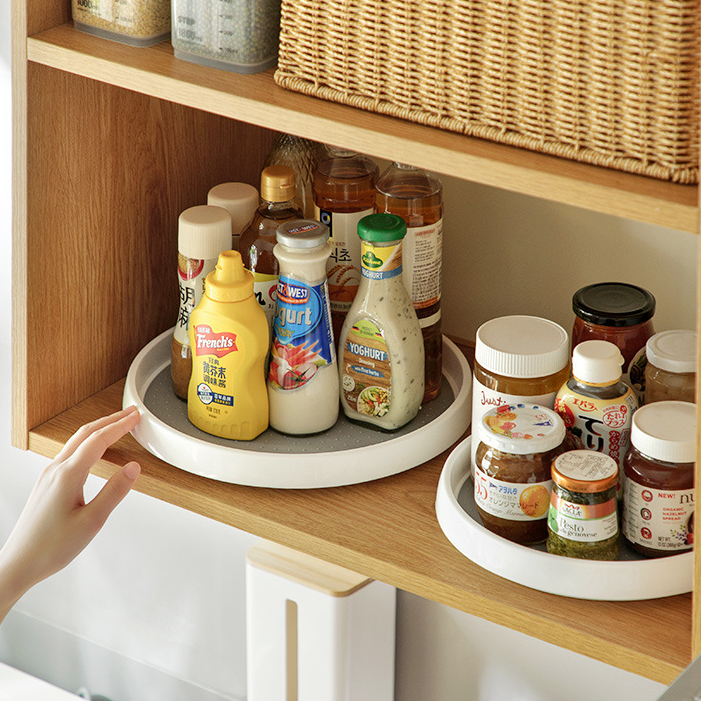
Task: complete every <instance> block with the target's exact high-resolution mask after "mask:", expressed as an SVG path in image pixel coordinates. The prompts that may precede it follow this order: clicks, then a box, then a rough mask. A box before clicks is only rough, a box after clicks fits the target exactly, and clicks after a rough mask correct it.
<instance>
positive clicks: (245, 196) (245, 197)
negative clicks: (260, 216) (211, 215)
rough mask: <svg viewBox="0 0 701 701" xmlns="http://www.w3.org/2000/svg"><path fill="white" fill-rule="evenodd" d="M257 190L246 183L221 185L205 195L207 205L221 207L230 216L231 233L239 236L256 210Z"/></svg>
mask: <svg viewBox="0 0 701 701" xmlns="http://www.w3.org/2000/svg"><path fill="white" fill-rule="evenodd" d="M259 203H260V196H259V195H258V190H256V188H255V187H253V185H249V184H248V183H221V184H220V185H215V186H214V187H213V188H212V189H211V190H210V191H209V192H208V193H207V204H211V205H214V206H216V207H223V208H224V209H225V210H226V211H227V212H229V216H231V233H232V234H233V235H234V236H240V235H241V232H242V231H243V230H244V229H245V228H246V227H247V226H248V225H249V224H250V223H251V222H252V221H253V215H254V214H255V213H256V209H258V204H259Z"/></svg>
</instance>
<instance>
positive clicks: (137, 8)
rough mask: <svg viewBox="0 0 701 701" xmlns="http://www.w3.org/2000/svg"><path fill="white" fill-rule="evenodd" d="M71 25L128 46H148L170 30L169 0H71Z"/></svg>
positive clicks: (166, 34) (156, 42) (165, 36)
mask: <svg viewBox="0 0 701 701" xmlns="http://www.w3.org/2000/svg"><path fill="white" fill-rule="evenodd" d="M72 16H73V25H74V26H75V28H76V29H79V30H80V31H82V32H88V34H96V35H97V36H100V37H103V38H105V39H114V40H115V41H120V42H122V43H123V44H131V45H132V46H152V45H153V44H158V43H159V42H161V41H164V40H166V39H167V38H168V35H169V33H170V0H72Z"/></svg>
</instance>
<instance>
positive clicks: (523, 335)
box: [472, 315, 570, 473]
mask: <svg viewBox="0 0 701 701" xmlns="http://www.w3.org/2000/svg"><path fill="white" fill-rule="evenodd" d="M569 360H570V346H569V338H568V336H567V332H566V331H565V330H564V329H563V328H562V327H561V326H559V325H558V324H556V323H555V322H553V321H549V320H548V319H542V318H540V317H535V316H521V315H514V316H503V317H498V318H496V319H491V320H490V321H487V322H485V323H484V324H482V326H480V327H479V329H478V330H477V337H476V342H475V362H474V373H473V385H472V425H473V426H478V425H479V422H480V419H481V417H482V415H483V414H484V413H485V412H487V411H489V410H490V409H492V408H494V407H498V406H502V405H505V404H506V405H508V404H537V405H538V406H544V407H548V408H550V409H552V408H553V406H554V404H555V396H556V394H557V391H558V390H559V389H560V387H561V386H562V385H563V384H564V383H565V382H566V381H567V379H568V378H569ZM476 450H477V445H476V441H473V445H472V470H473V473H474V467H475V452H476Z"/></svg>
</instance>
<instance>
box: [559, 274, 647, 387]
mask: <svg viewBox="0 0 701 701" xmlns="http://www.w3.org/2000/svg"><path fill="white" fill-rule="evenodd" d="M572 310H573V311H574V313H575V319H574V326H573V328H572V349H574V348H576V347H577V345H578V344H580V343H581V342H582V341H591V340H601V341H609V342H610V343H613V344H615V345H616V346H618V349H619V350H620V351H621V355H622V356H623V361H624V362H623V380H624V382H625V383H626V384H628V385H629V386H630V387H631V388H632V389H633V390H634V391H635V392H636V393H637V394H638V397H640V395H641V394H642V392H643V391H644V389H645V362H646V361H645V344H646V343H647V340H648V339H649V338H650V337H652V336H653V334H654V333H655V329H654V327H653V324H652V317H653V315H654V313H655V298H654V297H653V296H652V294H650V292H648V291H647V290H645V289H643V288H642V287H637V286H636V285H629V284H627V283H623V282H600V283H597V284H594V285H587V286H586V287H582V288H581V289H579V290H577V291H576V292H575V293H574V295H573V297H572Z"/></svg>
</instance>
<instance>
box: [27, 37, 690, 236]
mask: <svg viewBox="0 0 701 701" xmlns="http://www.w3.org/2000/svg"><path fill="white" fill-rule="evenodd" d="M27 57H28V59H29V60H30V61H34V62H36V63H40V64H43V65H46V66H49V67H52V68H56V69H59V70H63V71H67V72H69V73H74V74H77V75H80V76H83V77H86V78H90V79H93V80H99V81H102V82H107V83H109V84H111V85H115V86H118V87H121V88H126V89H129V90H134V91H137V92H140V93H144V94H147V95H151V96H153V97H157V98H161V99H164V100H169V101H171V102H177V103H179V104H182V105H185V106H188V107H193V108H195V109H200V110H204V111H207V112H214V113H216V114H219V115H222V116H224V117H228V118H231V119H235V120H238V121H243V122H248V123H251V124H255V125H257V126H260V127H264V128H266V129H272V130H275V131H283V132H288V133H292V134H296V135H298V136H302V137H306V138H310V139H314V140H316V141H323V142H328V143H337V144H339V145H343V146H345V147H347V148H353V149H356V150H358V151H361V152H363V153H367V154H370V155H373V156H376V157H378V158H385V159H388V160H399V161H404V162H409V163H412V164H414V165H417V166H421V167H424V168H427V169H429V170H433V171H435V172H437V173H441V174H444V175H450V176H454V177H458V178H463V179H465V180H469V181H473V182H478V183H482V184H484V185H490V186H494V187H498V188H501V189H505V190H510V191H513V192H518V193H522V194H526V195H532V196H534V197H538V198H542V199H546V200H551V201H555V202H560V203H562V204H567V205H573V206H576V207H583V208H585V209H588V210H591V211H595V212H601V213H604V214H612V215H616V216H621V217H625V218H628V219H633V220H637V221H642V222H647V223H650V224H655V225H659V226H664V227H668V228H672V229H677V230H679V231H687V232H692V233H698V226H699V225H698V188H697V187H696V186H692V185H675V184H672V183H668V182H662V181H658V180H655V179H653V178H647V177H644V176H637V175H631V174H628V173H622V172H619V171H614V170H609V169H606V168H599V167H596V166H590V165H585V164H582V163H576V162H573V161H568V160H565V159H560V158H556V157H552V156H546V155H543V154H539V153H534V152H531V151H527V150H524V149H519V148H515V147H512V146H504V145H501V144H495V143H492V142H489V141H484V140H481V139H476V138H472V137H467V136H463V135H460V134H452V133H450V132H447V131H442V130H439V129H435V128H432V127H425V126H421V125H419V124H414V123H412V122H407V121H404V120H400V119H396V118H393V117H386V116H383V115H377V114H373V113H369V112H365V111H361V110H358V109H355V108H352V107H346V106H343V105H338V104H335V103H331V102H327V101H324V100H321V99H318V98H314V97H309V96H306V95H302V94H298V93H293V92H290V91H287V90H283V89H282V88H280V87H278V86H277V85H276V84H275V82H274V80H273V71H272V70H271V71H266V72H264V73H259V74H256V75H250V76H247V75H239V74H236V73H229V72H227V71H221V70H216V69H212V68H207V67H205V66H200V65H198V64H193V63H189V62H186V61H182V60H179V59H176V58H175V57H174V55H173V50H172V47H171V45H170V43H169V42H163V43H161V44H158V45H156V46H154V47H150V48H134V47H130V46H126V45H122V44H119V43H117V42H112V41H108V40H104V39H100V38H97V37H94V36H91V35H89V34H85V33H83V32H79V31H77V30H75V29H73V27H72V25H70V24H63V25H61V26H58V27H54V28H53V29H50V30H48V31H45V32H42V33H40V34H37V35H35V36H33V37H30V38H29V39H28V40H27Z"/></svg>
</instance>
